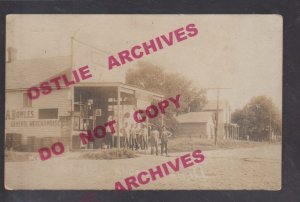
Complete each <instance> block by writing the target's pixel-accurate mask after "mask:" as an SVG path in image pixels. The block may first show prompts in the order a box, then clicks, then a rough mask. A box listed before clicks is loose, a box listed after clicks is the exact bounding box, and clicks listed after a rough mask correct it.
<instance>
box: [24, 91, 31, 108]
mask: <svg viewBox="0 0 300 202" xmlns="http://www.w3.org/2000/svg"><path fill="white" fill-rule="evenodd" d="M23 107H32V101H31V99H30V98H29V97H28V95H27V93H23Z"/></svg>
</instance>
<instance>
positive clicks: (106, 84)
mask: <svg viewBox="0 0 300 202" xmlns="http://www.w3.org/2000/svg"><path fill="white" fill-rule="evenodd" d="M50 86H51V87H52V88H53V90H57V89H55V85H50ZM72 87H123V88H127V89H128V88H129V89H130V90H139V91H143V92H145V93H149V92H150V93H151V94H152V95H154V96H157V97H160V98H164V97H165V96H164V95H162V94H159V93H155V92H153V91H149V90H146V89H142V88H138V87H135V86H132V85H128V84H125V83H121V82H99V83H98V82H82V83H76V84H75V85H73V86H72ZM72 87H71V86H70V87H65V86H61V89H71V88H72ZM27 90H28V88H15V89H5V92H16V91H27Z"/></svg>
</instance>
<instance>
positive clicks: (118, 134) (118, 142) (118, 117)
mask: <svg viewBox="0 0 300 202" xmlns="http://www.w3.org/2000/svg"><path fill="white" fill-rule="evenodd" d="M117 91H118V96H117V102H118V111H117V147H118V149H120V99H121V94H120V87H119V86H118V87H117Z"/></svg>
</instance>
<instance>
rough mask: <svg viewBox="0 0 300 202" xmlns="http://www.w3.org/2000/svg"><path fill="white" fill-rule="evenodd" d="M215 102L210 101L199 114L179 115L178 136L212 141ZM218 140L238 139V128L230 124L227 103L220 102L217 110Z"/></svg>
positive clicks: (214, 126)
mask: <svg viewBox="0 0 300 202" xmlns="http://www.w3.org/2000/svg"><path fill="white" fill-rule="evenodd" d="M216 114H217V101H216V100H210V101H208V102H207V104H206V105H205V106H204V107H203V109H202V111H201V112H189V113H186V114H182V115H179V116H178V117H177V121H178V122H179V127H178V130H177V132H176V133H177V134H178V135H184V136H185V135H189V136H190V135H192V136H199V137H201V138H208V139H212V138H214V135H215V129H216ZM218 117H219V118H218V133H217V134H218V139H239V126H238V125H237V124H232V123H231V110H230V105H229V102H227V101H224V100H220V101H219V110H218Z"/></svg>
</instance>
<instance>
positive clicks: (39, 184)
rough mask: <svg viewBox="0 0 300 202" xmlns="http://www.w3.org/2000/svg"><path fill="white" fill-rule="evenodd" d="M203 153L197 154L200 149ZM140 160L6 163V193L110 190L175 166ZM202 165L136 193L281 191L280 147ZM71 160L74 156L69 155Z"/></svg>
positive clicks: (230, 153) (216, 156)
mask: <svg viewBox="0 0 300 202" xmlns="http://www.w3.org/2000/svg"><path fill="white" fill-rule="evenodd" d="M199 149H201V148H199ZM181 154H184V153H176V154H171V156H170V157H165V156H151V155H140V156H139V157H137V158H132V159H121V160H81V159H80V160H78V159H71V158H70V155H72V154H70V153H69V154H68V153H66V154H64V156H62V157H55V158H52V159H50V160H47V161H44V162H42V161H40V160H39V161H26V162H6V163H5V184H6V187H7V189H59V190H61V189H94V190H99V189H114V184H115V182H116V181H121V180H124V178H126V177H129V176H131V175H134V174H136V173H139V172H140V171H143V170H147V169H149V168H154V167H155V166H157V165H160V164H161V163H164V162H166V161H169V160H172V161H173V160H174V159H175V158H176V157H178V156H180V155H181ZM203 154H204V155H205V160H204V161H203V162H202V163H201V164H198V165H196V166H192V167H190V168H186V169H181V170H180V171H179V172H177V173H172V174H170V175H169V176H166V177H164V178H161V179H158V180H156V181H154V182H150V183H149V184H147V185H143V186H141V187H139V188H137V189H139V190H141V189H165V190H168V189H180V190H187V189H188V190H189V189H196V190H197V189H202V190H203V189H205V190H207V189H226V190H240V189H258V190H260V189H264V190H278V189H280V188H281V146H280V145H266V146H260V147H255V148H239V149H227V150H226V149H222V150H214V151H203ZM73 155H74V154H73Z"/></svg>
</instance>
